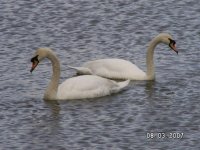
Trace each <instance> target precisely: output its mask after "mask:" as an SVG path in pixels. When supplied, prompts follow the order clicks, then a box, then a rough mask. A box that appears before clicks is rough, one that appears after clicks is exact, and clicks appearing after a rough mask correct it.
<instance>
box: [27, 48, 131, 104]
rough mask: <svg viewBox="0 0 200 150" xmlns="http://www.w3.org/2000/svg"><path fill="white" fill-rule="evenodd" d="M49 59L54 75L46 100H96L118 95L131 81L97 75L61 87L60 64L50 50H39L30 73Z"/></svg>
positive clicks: (69, 81) (65, 82)
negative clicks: (96, 98) (113, 94)
mask: <svg viewBox="0 0 200 150" xmlns="http://www.w3.org/2000/svg"><path fill="white" fill-rule="evenodd" d="M44 58H48V59H49V60H50V61H51V63H52V67H53V75H52V77H51V81H50V83H49V84H48V86H47V89H46V91H45V94H44V100H67V99H85V98H95V97H101V96H106V95H110V94H111V93H117V92H119V91H121V90H122V89H123V88H124V87H126V86H127V85H128V83H129V80H126V81H122V82H116V81H112V80H109V79H105V78H102V77H99V76H96V75H83V76H78V77H72V78H69V79H67V80H65V81H64V82H63V83H61V84H60V85H59V78H60V62H59V60H58V57H57V56H56V55H55V54H54V52H53V51H52V50H51V49H50V48H39V49H37V50H36V52H35V54H34V57H33V58H32V59H31V62H32V68H31V70H30V72H31V73H32V72H33V70H34V69H35V68H36V67H37V65H38V64H39V63H40V62H41V61H42V60H43V59H44Z"/></svg>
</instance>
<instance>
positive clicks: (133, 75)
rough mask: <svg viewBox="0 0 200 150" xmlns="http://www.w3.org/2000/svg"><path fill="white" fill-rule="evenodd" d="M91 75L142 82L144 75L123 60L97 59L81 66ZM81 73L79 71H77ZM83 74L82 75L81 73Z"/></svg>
mask: <svg viewBox="0 0 200 150" xmlns="http://www.w3.org/2000/svg"><path fill="white" fill-rule="evenodd" d="M82 68H87V69H89V70H90V72H92V74H95V75H98V76H102V77H105V78H110V79H130V80H139V79H141V80H143V79H144V78H146V73H145V72H143V71H142V70H141V69H139V68H138V67H137V66H136V65H135V64H133V63H131V62H129V61H126V60H123V59H99V60H94V61H89V62H86V63H84V64H83V67H82ZM78 72H81V70H78ZM83 74H84V73H83Z"/></svg>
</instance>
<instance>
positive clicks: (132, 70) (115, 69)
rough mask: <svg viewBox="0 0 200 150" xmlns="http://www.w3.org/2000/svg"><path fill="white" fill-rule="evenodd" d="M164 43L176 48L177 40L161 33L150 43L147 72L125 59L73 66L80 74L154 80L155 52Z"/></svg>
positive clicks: (101, 60)
mask: <svg viewBox="0 0 200 150" xmlns="http://www.w3.org/2000/svg"><path fill="white" fill-rule="evenodd" d="M159 43H164V44H167V45H169V47H170V48H171V49H172V50H174V51H175V52H176V53H177V54H178V51H177V50H176V46H175V44H176V42H175V41H174V40H173V39H172V36H171V35H169V34H167V33H160V34H159V35H157V36H156V37H155V38H153V40H152V41H151V42H150V43H149V47H148V49H147V56H146V64H147V73H145V72H144V71H142V70H141V69H139V68H138V67H137V66H136V65H135V64H133V63H131V62H129V61H127V60H123V59H99V60H94V61H88V62H86V63H84V64H83V67H72V66H69V67H70V68H73V69H76V70H77V73H79V74H95V75H98V76H101V77H105V78H110V79H129V80H153V79H154V78H155V73H154V63H153V54H154V49H155V47H156V45H158V44H159Z"/></svg>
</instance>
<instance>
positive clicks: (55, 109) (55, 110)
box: [44, 100, 61, 118]
mask: <svg viewBox="0 0 200 150" xmlns="http://www.w3.org/2000/svg"><path fill="white" fill-rule="evenodd" d="M44 103H45V104H46V105H47V106H48V107H49V108H50V110H51V112H52V117H53V118H58V117H59V113H60V110H61V108H60V104H59V102H58V101H57V100H49V101H48V100H44Z"/></svg>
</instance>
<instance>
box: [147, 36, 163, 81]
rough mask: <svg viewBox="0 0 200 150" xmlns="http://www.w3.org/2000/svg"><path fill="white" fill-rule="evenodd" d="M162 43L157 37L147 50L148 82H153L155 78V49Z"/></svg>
mask: <svg viewBox="0 0 200 150" xmlns="http://www.w3.org/2000/svg"><path fill="white" fill-rule="evenodd" d="M160 42H161V41H160V39H159V38H158V37H156V38H154V39H153V40H152V41H151V42H150V43H149V47H148V49H147V55H146V64H147V73H146V75H147V80H152V79H154V78H155V67H154V61H153V55H154V49H155V47H156V45H157V44H159V43H160Z"/></svg>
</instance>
